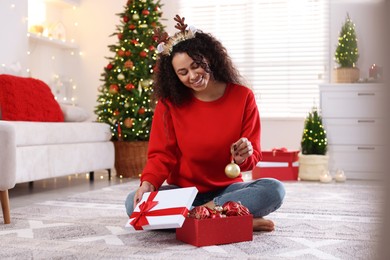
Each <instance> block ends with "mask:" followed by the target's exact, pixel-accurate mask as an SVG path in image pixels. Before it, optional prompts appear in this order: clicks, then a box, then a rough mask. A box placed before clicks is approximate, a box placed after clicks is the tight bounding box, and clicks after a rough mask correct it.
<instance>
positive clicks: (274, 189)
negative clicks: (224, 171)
mask: <svg viewBox="0 0 390 260" xmlns="http://www.w3.org/2000/svg"><path fill="white" fill-rule="evenodd" d="M177 188H180V187H178V186H175V185H163V186H161V187H160V189H159V190H169V189H177ZM135 192H136V191H133V192H130V194H129V195H128V196H127V198H126V202H125V206H126V212H127V214H128V215H129V216H130V215H131V213H133V210H134V208H133V203H134V195H135ZM284 195H285V190H284V186H283V184H282V183H281V182H280V181H278V180H276V179H271V178H263V179H257V180H253V181H249V182H237V183H233V184H231V185H229V186H228V187H226V188H224V189H221V190H218V191H213V192H206V193H198V194H197V195H196V198H195V200H194V202H193V203H192V206H193V207H196V206H200V205H203V204H205V203H207V202H209V201H211V200H212V201H214V204H215V205H220V206H222V205H223V204H224V203H225V202H227V201H236V202H238V201H239V202H241V204H242V205H244V206H245V207H247V208H248V209H249V211H250V212H251V214H252V215H253V216H254V217H263V216H266V215H268V214H270V213H271V212H273V211H275V210H277V209H278V208H279V207H280V206H281V205H282V202H283V198H284Z"/></svg>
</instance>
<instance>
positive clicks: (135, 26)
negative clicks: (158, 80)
mask: <svg viewBox="0 0 390 260" xmlns="http://www.w3.org/2000/svg"><path fill="white" fill-rule="evenodd" d="M117 15H118V16H119V17H120V24H119V25H117V26H116V32H114V33H113V34H112V35H111V36H114V37H117V39H118V42H117V43H116V44H113V45H109V46H108V47H109V49H110V51H111V52H112V54H113V55H112V57H107V59H108V60H109V62H108V64H107V66H106V67H105V68H104V72H103V73H102V74H101V76H102V81H103V82H104V84H103V85H102V86H101V87H100V88H99V96H98V103H99V104H98V105H97V107H96V109H95V113H96V115H97V116H98V121H100V122H105V123H107V124H109V125H110V126H111V132H112V140H113V141H114V144H115V168H116V171H117V175H118V173H119V175H121V176H123V177H133V176H138V175H139V174H140V172H141V171H142V168H143V165H144V164H145V161H146V150H147V143H148V140H149V133H150V128H151V124H152V119H153V105H154V104H153V103H152V101H151V95H152V92H153V89H152V85H153V80H152V76H153V68H154V64H155V62H156V58H157V51H156V44H157V43H156V40H157V39H156V38H155V37H154V30H155V29H157V28H160V29H161V28H163V26H162V24H161V23H160V22H159V20H160V19H161V15H162V12H161V4H160V1H154V0H128V1H127V3H126V6H125V7H124V11H123V12H122V13H119V14H117ZM130 147H134V149H135V151H133V152H131V151H130V149H131V148H130ZM125 151H127V152H126V154H125ZM132 163H135V164H136V165H131V164H132Z"/></svg>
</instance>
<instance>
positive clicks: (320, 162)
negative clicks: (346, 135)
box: [299, 107, 329, 180]
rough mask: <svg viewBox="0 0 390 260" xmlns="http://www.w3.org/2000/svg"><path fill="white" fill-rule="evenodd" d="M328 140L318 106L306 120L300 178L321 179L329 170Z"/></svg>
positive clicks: (300, 160) (300, 156) (300, 161)
mask: <svg viewBox="0 0 390 260" xmlns="http://www.w3.org/2000/svg"><path fill="white" fill-rule="evenodd" d="M327 147H328V141H327V138H326V130H325V128H324V125H323V124H322V117H321V115H320V114H319V112H318V109H317V108H315V107H314V108H313V109H312V111H311V112H309V114H308V116H307V117H306V120H305V126H304V129H303V135H302V139H301V154H300V155H299V178H300V179H301V180H320V176H321V174H323V172H324V171H327V170H328V160H329V158H328V155H327V154H326V152H327Z"/></svg>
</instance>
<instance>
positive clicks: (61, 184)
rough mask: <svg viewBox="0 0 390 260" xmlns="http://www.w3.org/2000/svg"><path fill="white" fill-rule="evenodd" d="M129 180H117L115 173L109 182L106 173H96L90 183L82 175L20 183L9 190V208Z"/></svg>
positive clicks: (86, 176) (85, 174) (86, 174)
mask: <svg viewBox="0 0 390 260" xmlns="http://www.w3.org/2000/svg"><path fill="white" fill-rule="evenodd" d="M130 180H134V179H126V178H118V177H116V176H115V172H114V173H113V174H112V176H111V180H109V179H108V172H107V171H97V172H95V174H94V181H92V182H91V181H90V180H89V174H88V173H84V174H76V175H69V176H66V177H60V178H53V179H46V180H41V181H35V182H33V183H32V184H30V183H21V184H17V185H16V186H15V187H14V188H13V189H11V190H9V198H10V206H11V209H13V208H17V207H23V206H27V205H30V204H32V203H36V202H42V201H46V200H52V199H57V198H61V197H65V196H69V195H73V194H77V193H80V192H86V191H90V190H94V189H100V188H104V187H107V186H110V185H116V184H120V183H126V182H128V181H130Z"/></svg>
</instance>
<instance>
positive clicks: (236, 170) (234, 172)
mask: <svg viewBox="0 0 390 260" xmlns="http://www.w3.org/2000/svg"><path fill="white" fill-rule="evenodd" d="M230 153H231V154H232V156H231V162H230V163H229V164H228V165H226V167H225V174H226V176H228V177H229V178H232V179H233V178H236V177H238V176H239V175H240V173H241V169H240V166H238V165H237V164H236V163H234V157H233V153H234V150H233V146H232V148H231V149H230Z"/></svg>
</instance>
